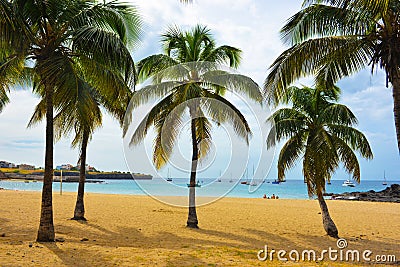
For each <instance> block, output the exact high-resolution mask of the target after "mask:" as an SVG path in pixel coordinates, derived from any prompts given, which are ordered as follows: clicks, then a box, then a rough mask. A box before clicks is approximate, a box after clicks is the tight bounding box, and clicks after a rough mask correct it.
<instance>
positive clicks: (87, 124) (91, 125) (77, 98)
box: [28, 80, 131, 221]
mask: <svg viewBox="0 0 400 267" xmlns="http://www.w3.org/2000/svg"><path fill="white" fill-rule="evenodd" d="M130 97H131V91H130V90H127V91H125V92H120V96H119V97H118V98H116V99H107V98H105V97H103V96H101V95H100V94H99V92H98V91H96V90H95V89H94V88H92V87H91V86H90V85H89V84H88V83H85V82H84V81H83V80H80V81H79V83H78V87H77V90H73V91H71V92H70V93H69V94H68V100H67V101H66V100H62V101H60V102H55V103H54V106H55V107H56V109H57V110H58V114H57V115H56V116H55V118H54V126H55V137H56V140H58V139H60V138H61V137H63V136H67V135H69V134H71V133H72V132H74V133H75V136H74V139H73V140H72V147H73V148H76V147H79V149H80V156H79V161H78V162H79V163H78V164H79V185H78V194H77V199H76V204H75V210H74V216H73V218H72V219H73V220H82V221H86V218H85V205H84V194H85V181H86V151H87V146H88V143H89V141H90V140H91V139H92V135H93V133H94V131H95V130H96V129H97V128H99V127H101V125H102V113H101V108H100V107H104V108H105V109H106V110H107V111H108V112H109V113H110V114H111V115H113V116H114V117H115V118H116V119H118V120H119V121H120V124H121V125H122V121H123V116H124V114H125V112H126V106H127V104H128V101H129V99H130ZM44 116H45V103H44V100H42V101H41V102H39V104H38V105H37V106H36V110H35V113H34V114H33V116H32V118H31V120H30V122H29V124H28V126H29V127H31V126H33V125H35V124H36V123H38V122H40V121H41V120H43V119H44Z"/></svg>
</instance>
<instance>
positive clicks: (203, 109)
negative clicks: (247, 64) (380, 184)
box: [125, 25, 262, 228]
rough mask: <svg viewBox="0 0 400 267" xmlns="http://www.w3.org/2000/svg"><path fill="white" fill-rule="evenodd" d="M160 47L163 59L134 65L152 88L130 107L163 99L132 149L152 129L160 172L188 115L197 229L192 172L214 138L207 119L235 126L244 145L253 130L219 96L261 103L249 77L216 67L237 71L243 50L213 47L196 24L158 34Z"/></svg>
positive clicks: (193, 223)
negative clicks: (226, 92)
mask: <svg viewBox="0 0 400 267" xmlns="http://www.w3.org/2000/svg"><path fill="white" fill-rule="evenodd" d="M162 43H163V45H164V49H165V54H158V55H152V56H149V57H147V58H145V59H143V60H141V61H140V62H139V63H138V65H137V69H138V78H139V80H141V81H142V80H145V79H146V78H148V77H152V78H153V85H149V86H146V87H144V88H143V89H141V90H138V91H136V93H135V97H134V98H133V99H132V101H131V107H132V108H136V107H137V106H139V105H141V104H143V103H145V102H147V101H148V100H149V99H151V98H153V97H161V98H162V100H161V101H160V102H158V103H157V104H156V105H155V106H154V107H153V108H152V109H151V110H150V111H149V113H148V116H147V117H146V118H145V119H144V120H143V121H142V122H141V123H140V124H139V127H138V128H137V129H136V131H135V133H134V134H133V136H132V139H131V145H135V144H138V143H140V142H141V141H142V140H143V138H144V137H145V136H146V134H147V131H148V129H150V128H151V127H153V126H154V128H155V131H156V138H155V141H154V150H153V162H154V164H155V167H156V168H158V169H159V168H161V167H163V166H164V165H165V164H166V163H167V162H168V159H169V157H170V155H171V153H172V149H173V147H174V144H175V142H176V139H177V135H178V134H179V130H177V129H179V127H180V126H181V125H182V119H183V118H184V117H185V114H187V113H186V111H188V115H189V118H190V133H191V140H192V164H191V173H190V184H189V213H188V220H187V227H190V228H198V220H197V214H196V203H195V186H196V171H197V165H198V161H199V160H201V159H202V158H204V157H205V156H206V155H207V152H208V150H209V148H210V146H209V145H210V140H211V138H212V136H211V128H212V123H211V122H210V120H209V119H208V118H206V117H205V115H208V116H209V117H210V118H212V119H213V120H214V121H215V122H217V123H228V124H231V125H233V126H234V130H235V132H236V134H237V135H238V136H239V137H241V138H243V139H244V140H246V142H248V138H249V136H250V134H251V131H250V128H249V126H248V124H247V121H246V119H245V117H244V116H243V115H242V114H241V112H240V111H239V110H238V109H237V108H236V107H235V106H234V105H233V104H232V103H230V102H229V101H228V100H227V99H226V98H224V97H222V96H221V94H222V93H223V91H224V90H226V89H228V88H229V89H234V90H236V91H237V92H239V93H242V94H245V95H247V96H249V97H250V98H251V99H254V100H256V101H259V102H261V101H262V95H261V92H260V90H259V88H258V86H257V85H256V84H255V83H254V81H252V80H251V79H250V78H247V77H245V76H242V75H238V74H230V73H228V72H227V71H223V70H222V69H221V66H219V65H218V64H225V63H228V64H229V66H231V67H237V66H238V65H239V60H240V53H241V51H240V50H239V49H237V48H234V47H231V46H226V45H224V46H219V47H217V46H216V44H215V40H214V39H213V37H212V35H211V33H210V30H209V29H208V28H206V27H204V26H200V25H197V26H195V27H194V28H193V29H191V30H190V31H185V32H184V31H182V30H180V29H178V28H176V27H171V28H170V29H169V30H168V31H167V32H166V33H165V34H163V35H162ZM163 129H164V131H163ZM165 129H167V130H165ZM125 130H126V129H125ZM125 132H126V131H125Z"/></svg>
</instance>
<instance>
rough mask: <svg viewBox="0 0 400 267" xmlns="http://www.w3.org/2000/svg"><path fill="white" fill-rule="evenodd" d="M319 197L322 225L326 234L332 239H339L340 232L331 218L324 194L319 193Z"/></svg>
mask: <svg viewBox="0 0 400 267" xmlns="http://www.w3.org/2000/svg"><path fill="white" fill-rule="evenodd" d="M317 196H318V202H319V206H320V207H321V212H322V224H323V225H324V229H325V232H326V233H327V234H328V235H329V236H331V237H334V238H339V236H338V234H339V233H338V230H337V228H336V225H335V223H334V222H333V220H332V218H331V216H330V215H329V211H328V206H327V205H326V202H325V199H324V196H323V194H322V192H318V193H317Z"/></svg>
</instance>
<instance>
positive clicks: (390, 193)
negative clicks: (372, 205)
mask: <svg viewBox="0 0 400 267" xmlns="http://www.w3.org/2000/svg"><path fill="white" fill-rule="evenodd" d="M331 196H332V199H341V200H361V201H373V202H396V203H400V185H399V184H392V185H391V186H390V187H386V189H384V190H382V191H379V192H375V191H374V190H369V191H367V192H351V193H348V192H346V193H343V194H332V195H331Z"/></svg>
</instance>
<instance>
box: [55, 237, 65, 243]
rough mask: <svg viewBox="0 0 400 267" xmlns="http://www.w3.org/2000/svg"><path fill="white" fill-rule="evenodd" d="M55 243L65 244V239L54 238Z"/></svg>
mask: <svg viewBox="0 0 400 267" xmlns="http://www.w3.org/2000/svg"><path fill="white" fill-rule="evenodd" d="M56 242H65V239H64V238H62V237H59V238H56Z"/></svg>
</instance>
